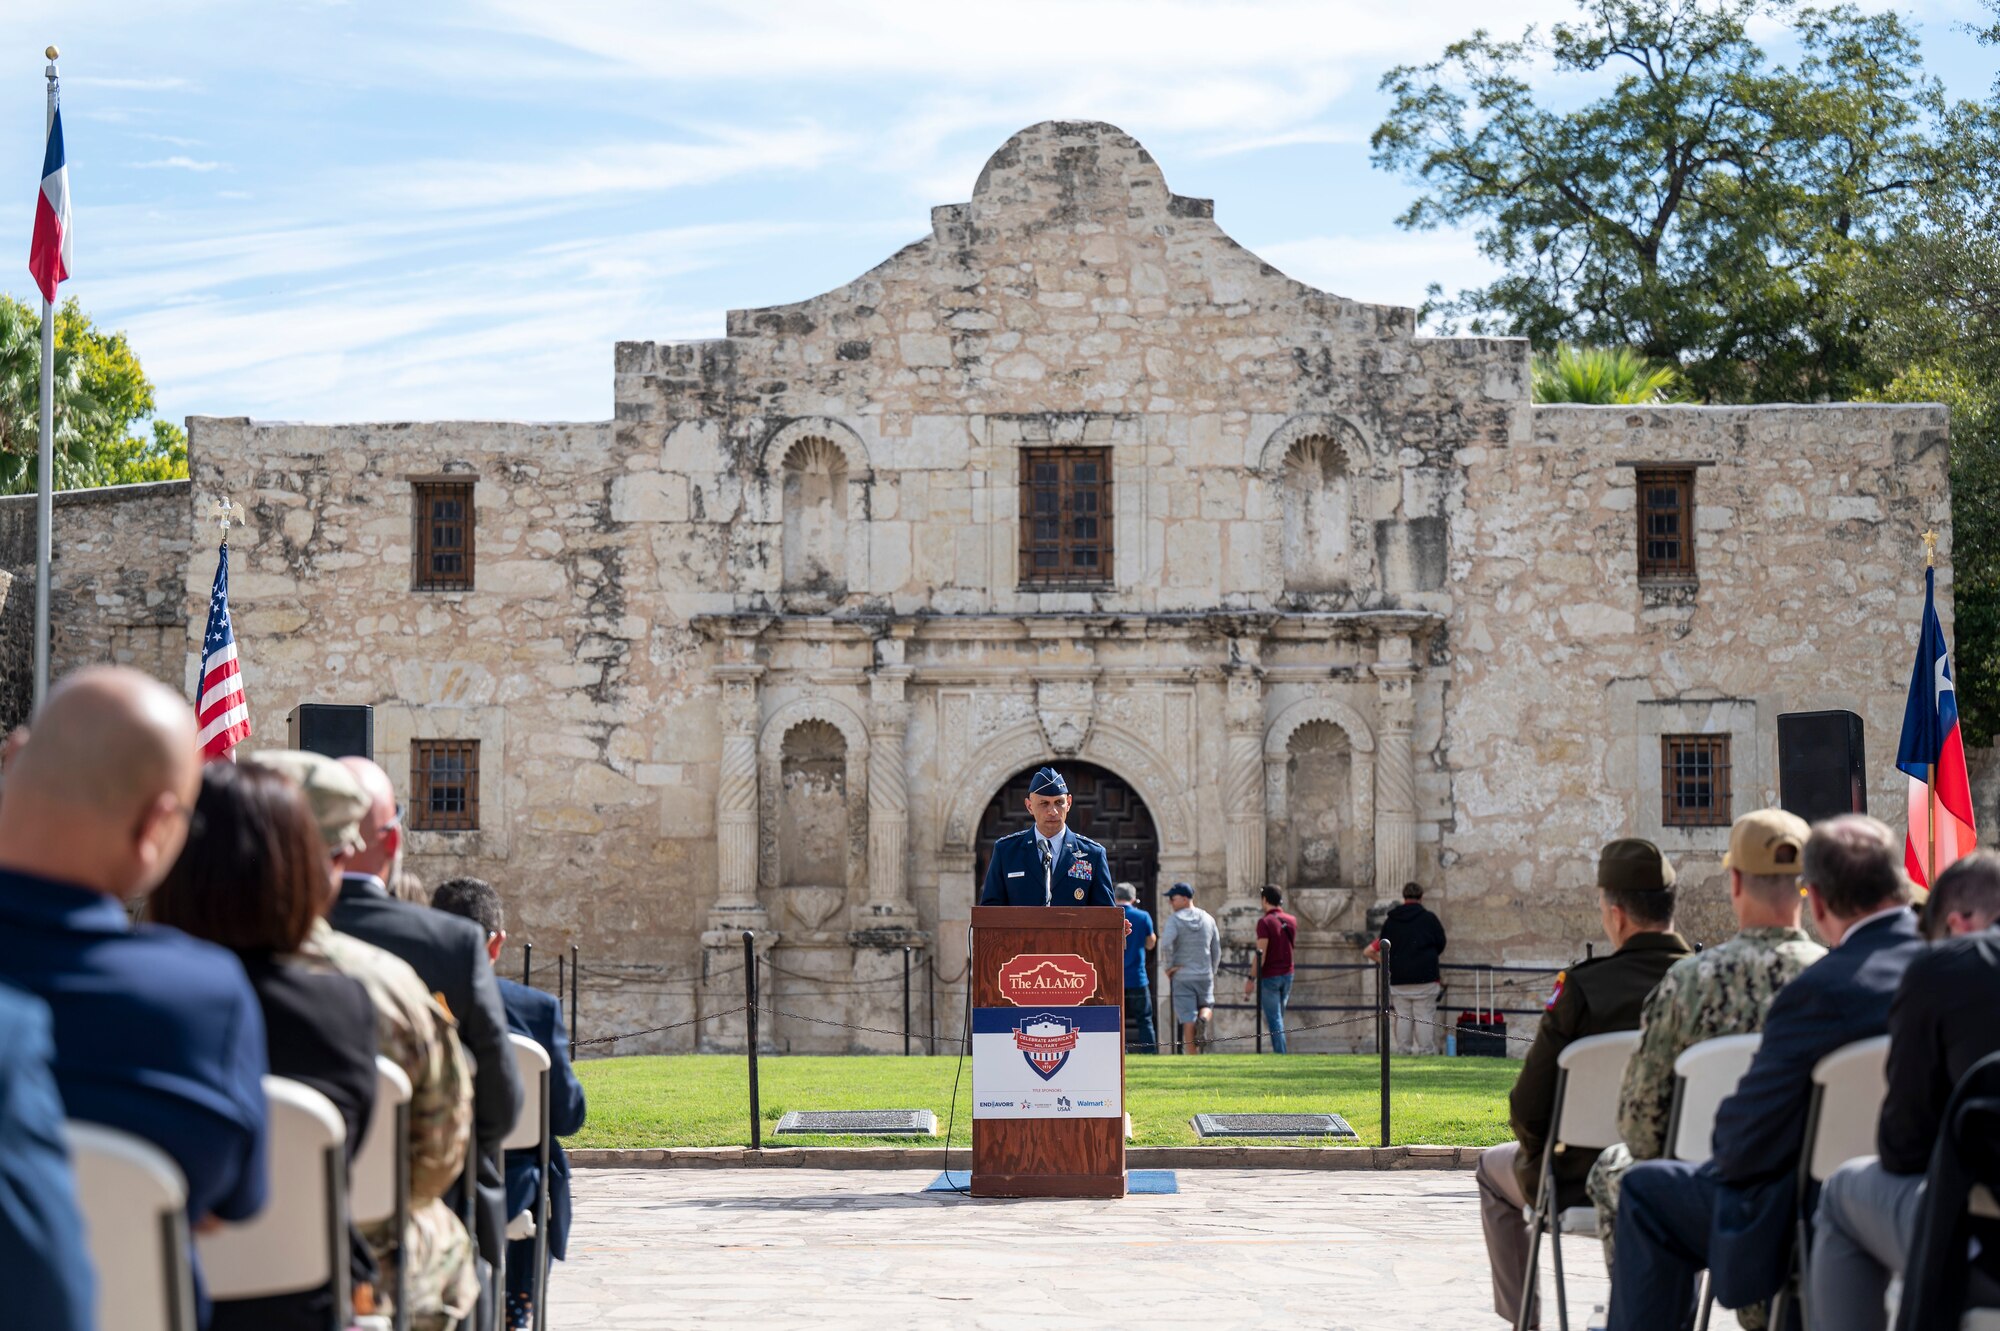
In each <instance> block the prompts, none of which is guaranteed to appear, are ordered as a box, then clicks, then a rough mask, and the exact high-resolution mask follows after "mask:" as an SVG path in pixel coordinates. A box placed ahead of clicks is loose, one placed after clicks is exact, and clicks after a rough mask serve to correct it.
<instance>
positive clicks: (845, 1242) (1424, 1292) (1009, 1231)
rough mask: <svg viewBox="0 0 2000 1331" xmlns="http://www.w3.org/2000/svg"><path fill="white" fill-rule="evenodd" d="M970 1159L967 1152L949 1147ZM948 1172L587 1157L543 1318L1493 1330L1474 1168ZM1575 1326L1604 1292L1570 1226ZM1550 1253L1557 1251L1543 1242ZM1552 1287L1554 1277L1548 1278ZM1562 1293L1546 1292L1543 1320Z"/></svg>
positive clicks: (868, 1326) (1074, 1328)
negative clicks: (1149, 1175) (977, 1188)
mask: <svg viewBox="0 0 2000 1331" xmlns="http://www.w3.org/2000/svg"><path fill="white" fill-rule="evenodd" d="M954 1163H956V1162H954ZM933 1177H935V1173H934V1172H933V1171H911V1170H894V1171H886V1170H885V1171H881V1172H873V1171H869V1172H862V1171H854V1170H805V1169H800V1170H790V1169H755V1170H750V1169H741V1170H737V1169H728V1170H716V1169H581V1170H578V1171H577V1172H576V1175H575V1180H574V1187H575V1193H576V1226H575V1229H574V1230H573V1232H572V1233H571V1235H570V1259H569V1261H568V1262H566V1263H558V1264H557V1265H556V1267H555V1270H554V1274H553V1276H552V1277H551V1289H552V1295H553V1297H552V1298H551V1299H550V1320H549V1324H550V1325H551V1326H552V1327H555V1328H591V1331H626V1329H627V1328H641V1327H643V1328H655V1327H694V1326H700V1327H728V1326H744V1327H808V1326H809V1327H813V1328H816V1329H820V1331H850V1329H851V1331H891V1328H902V1327H943V1326H950V1327H953V1328H981V1329H984V1328H1014V1327H1027V1326H1037V1327H1060V1328H1063V1331H1085V1329H1087V1328H1098V1327H1104V1328H1111V1327H1118V1328H1124V1327H1134V1326H1147V1327H1191V1328H1201V1331H1223V1329H1224V1328H1229V1327H1250V1326H1257V1325H1262V1326H1264V1327H1287V1328H1290V1327H1297V1328H1329V1329H1332V1331H1375V1329H1376V1328H1380V1329H1381V1331H1434V1329H1439V1328H1457V1327H1467V1328H1475V1329H1480V1331H1497V1328H1500V1327H1501V1326H1502V1325H1503V1324H1502V1323H1501V1322H1500V1321H1499V1320H1498V1319H1497V1318H1495V1317H1494V1315H1493V1312H1492V1303H1491V1297H1490V1291H1489V1289H1488V1286H1487V1278H1486V1254H1485V1249H1484V1247H1483V1246H1482V1245H1481V1242H1480V1237H1479V1207H1478V1201H1477V1197H1476V1194H1475V1193H1474V1190H1473V1181H1472V1175H1471V1174H1469V1173H1464V1172H1458V1171H1453V1172H1449V1173H1447V1172H1427V1171H1412V1172H1381V1173H1362V1172H1352V1173H1348V1172H1338V1173H1329V1172H1318V1171H1304V1170H1300V1171H1292V1170H1220V1169H1184V1170H1181V1171H1180V1173H1179V1177H1180V1186H1181V1191H1180V1193H1179V1194H1178V1195H1176V1196H1171V1197H1128V1198H1126V1199H1125V1200H1123V1201H1119V1202H1097V1201H987V1200H980V1201H974V1200H972V1199H970V1198H963V1197H957V1196H953V1195H950V1194H937V1193H928V1194H924V1193H919V1192H918V1189H919V1188H922V1187H923V1186H924V1185H925V1184H926V1183H928V1182H929V1181H930V1180H931V1179H932V1178H933ZM1563 1255H1564V1258H1565V1265H1566V1267H1567V1268H1568V1270H1569V1271H1570V1277H1571V1278H1570V1286H1569V1287H1570V1291H1571V1296H1572V1297H1571V1303H1570V1318H1571V1322H1570V1324H1571V1326H1573V1327H1576V1328H1579V1331H1580V1328H1582V1327H1583V1326H1584V1324H1585V1321H1586V1318H1587V1317H1588V1314H1589V1312H1590V1309H1591V1307H1592V1306H1593V1305H1594V1304H1596V1303H1600V1302H1602V1301H1603V1300H1604V1298H1605V1295H1606V1290H1607V1286H1606V1283H1605V1280H1604V1261H1603V1257H1602V1255H1601V1253H1600V1251H1599V1249H1598V1247H1597V1243H1596V1241H1595V1240H1578V1239H1574V1238H1572V1239H1570V1240H1569V1241H1567V1242H1565V1244H1564V1245H1563ZM1543 1268H1544V1271H1545V1272H1546V1271H1547V1269H1548V1263H1547V1260H1546V1258H1544V1262H1543ZM1543 1288H1544V1297H1545V1298H1550V1297H1552V1295H1553V1290H1552V1288H1551V1287H1550V1285H1549V1278H1548V1276H1547V1275H1546V1274H1545V1275H1544V1278H1543ZM1554 1313H1555V1306H1554V1304H1553V1302H1551V1303H1549V1304H1548V1317H1547V1318H1546V1321H1547V1323H1548V1324H1549V1325H1551V1326H1553V1325H1554V1324H1555V1316H1554Z"/></svg>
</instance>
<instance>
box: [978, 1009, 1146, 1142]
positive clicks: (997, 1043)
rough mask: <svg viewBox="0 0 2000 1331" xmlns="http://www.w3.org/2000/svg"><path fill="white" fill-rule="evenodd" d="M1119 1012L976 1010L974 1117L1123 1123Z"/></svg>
mask: <svg viewBox="0 0 2000 1331" xmlns="http://www.w3.org/2000/svg"><path fill="white" fill-rule="evenodd" d="M1122 1024H1123V1013H1122V1012H1121V1011H1120V1010H1119V1009H1118V1008H1115V1007H1102V1006H1100V1007H1048V1008H1032V1007H983V1008H974V1009H973V1010H972V1116H973V1117H974V1118H1117V1117H1118V1116H1119V1115H1121V1114H1123V1113H1124V1112H1125V1105H1124V1102H1123V1090H1124V1086H1123V1083H1124V1076H1123V1068H1122V1067H1121V1065H1120V1061H1119V1058H1120V1054H1121V1052H1122V1050H1121V1044H1120V1042H1121V1041H1122V1040H1123V1039H1124V1031H1123V1029H1122Z"/></svg>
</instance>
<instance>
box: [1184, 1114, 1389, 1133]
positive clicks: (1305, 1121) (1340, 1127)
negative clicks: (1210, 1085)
mask: <svg viewBox="0 0 2000 1331" xmlns="http://www.w3.org/2000/svg"><path fill="white" fill-rule="evenodd" d="M1194 1131H1195V1135H1196V1136H1197V1137H1353V1136H1354V1135H1355V1133H1354V1129H1353V1128H1351V1127H1349V1126H1348V1125H1347V1120H1346V1119H1344V1118H1342V1117H1341V1116H1340V1115H1338V1114H1196V1115H1195V1116H1194Z"/></svg>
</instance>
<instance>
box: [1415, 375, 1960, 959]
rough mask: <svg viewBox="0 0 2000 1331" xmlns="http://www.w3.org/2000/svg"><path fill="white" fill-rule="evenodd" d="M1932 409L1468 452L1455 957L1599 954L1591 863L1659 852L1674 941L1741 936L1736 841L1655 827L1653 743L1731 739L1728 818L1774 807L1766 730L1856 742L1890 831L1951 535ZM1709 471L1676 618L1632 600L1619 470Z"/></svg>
mask: <svg viewBox="0 0 2000 1331" xmlns="http://www.w3.org/2000/svg"><path fill="white" fill-rule="evenodd" d="M1946 455H1947V434H1946V413H1945V411H1944V409H1943V408H1941V407H1930V406H1855V405H1837V406H1799V407H1790V406H1774V407H1755V408H1709V407H1658V408H1646V409H1634V408H1624V407H1573V406H1554V407H1537V408H1535V409H1534V412H1533V416H1532V429H1531V434H1530V436H1529V438H1527V439H1525V440H1521V441H1517V442H1515V443H1514V444H1512V445H1511V446H1508V447H1504V448H1501V447H1475V448H1472V449H1468V450H1467V451H1466V452H1465V454H1464V455H1463V460H1464V465H1465V485H1466V489H1467V492H1468V494H1470V495H1472V496H1474V497H1475V498H1474V499H1473V500H1472V501H1471V502H1469V503H1468V504H1467V505H1466V506H1465V508H1464V509H1463V510H1461V511H1460V513H1459V514H1458V517H1457V520H1456V523H1455V526H1454V528H1453V532H1452V583H1453V588H1454V592H1455V593H1456V597H1455V603H1454V606H1453V610H1452V615H1451V623H1450V636H1451V640H1452V649H1453V650H1452V657H1453V679H1452V687H1451V690H1450V693H1449V696H1448V700H1447V704H1446V713H1447V718H1446V741H1445V745H1444V750H1443V752H1444V753H1445V755H1446V761H1447V763H1448V766H1449V769H1450V772H1451V775H1450V782H1451V787H1452V805H1453V821H1452V829H1451V831H1450V833H1449V834H1448V835H1447V837H1446V839H1445V853H1444V860H1445V866H1446V871H1445V882H1446V889H1447V890H1446V892H1445V894H1444V897H1443V901H1444V908H1445V910H1446V912H1447V918H1449V919H1451V920H1452V921H1453V922H1454V923H1455V925H1456V927H1457V934H1458V936H1459V937H1460V938H1463V939H1466V940H1468V941H1472V940H1477V942H1476V944H1475V946H1479V947H1480V948H1481V949H1482V950H1483V951H1484V952H1486V953H1487V954H1488V955H1497V956H1499V957H1504V958H1506V959H1509V960H1523V961H1525V960H1541V959H1552V960H1560V959H1562V958H1563V957H1565V956H1567V955H1569V954H1570V953H1571V952H1572V951H1573V950H1575V949H1576V947H1577V945H1578V944H1580V942H1581V941H1582V940H1585V939H1589V938H1592V937H1593V936H1594V935H1595V934H1596V933H1597V929H1598V926H1597V920H1596V904H1595V898H1594V892H1593V890H1592V886H1591V885H1592V884H1593V882H1594V872H1595V854H1596V849H1597V847H1598V846H1599V845H1600V844H1602V843H1603V842H1604V841H1606V840H1608V839H1610V838H1612V837H1616V836H1621V835H1622V836H1647V837H1652V838H1654V839H1655V840H1657V841H1658V842H1659V843H1660V845H1661V846H1662V847H1663V848H1664V849H1665V850H1666V851H1667V852H1668V854H1669V856H1670V857H1671V858H1673V859H1674V860H1675V862H1676V863H1677V865H1678V867H1679V870H1680V874H1681V882H1682V884H1683V900H1684V902H1685V906H1684V909H1683V911H1682V916H1683V923H1684V924H1685V925H1686V926H1687V927H1688V929H1689V931H1690V932H1691V933H1692V934H1693V935H1694V936H1695V937H1697V938H1699V939H1702V940H1704V941H1710V942H1713V941H1717V940H1719V939H1720V938H1722V937H1726V936H1727V934H1728V933H1729V932H1731V931H1732V930H1733V923H1732V922H1731V919H1730V916H1729V912H1728V905H1727V896H1726V884H1725V880H1724V879H1723V877H1722V871H1721V859H1722V854H1723V851H1724V850H1725V849H1726V848H1727V841H1728V829H1727V828H1724V827H1716V828H1700V829H1687V828H1664V827H1662V826H1661V794H1660V781H1661V775H1660V754H1659V747H1660V746H1659V741H1658V736H1660V735H1661V734H1665V733H1718V734H1728V735H1730V736H1731V737H1732V738H1731V746H1730V747H1731V758H1732V762H1733V764H1734V771H1733V773H1732V776H1733V782H1732V789H1733V794H1734V812H1735V813H1742V812H1744V811H1746V810H1748V809H1752V808H1756V807H1759V806H1760V805H1764V804H1772V803H1776V801H1777V794H1778V773H1777V716H1778V714H1779V713H1780V712H1789V711H1805V710H1815V709H1820V708H1847V709H1851V710H1853V711H1855V712H1857V713H1859V714H1860V715H1861V716H1862V717H1863V718H1864V721H1865V723H1866V727H1867V729H1866V744H1867V752H1868V764H1869V771H1870V773H1871V777H1872V780H1873V782H1874V784H1873V786H1872V787H1871V788H1870V790H1869V808H1870V810H1871V811H1872V812H1874V813H1876V814H1877V815H1878V816H1880V817H1882V818H1884V819H1885V820H1886V821H1888V822H1889V823H1891V824H1892V825H1894V826H1896V827H1897V828H1899V829H1900V828H1901V826H1902V824H1903V821H1904V817H1903V799H1904V795H1903V792H1904V789H1905V786H1904V782H1903V779H1902V778H1901V776H1900V775H1898V774H1897V773H1896V771H1895V767H1894V750H1895V745H1896V742H1897V738H1898V735H1899V733H1900V729H1901V722H1902V713H1903V703H1904V690H1905V688H1906V687H1907V683H1908V672H1909V662H1910V659H1911V654H1912V652H1913V651H1914V643H1915V640H1916V632H1917V624H1918V618H1919V615H1920V613H1921V610H1922V605H1923V578H1922V568H1923V545H1922V542H1921V539H1920V537H1921V534H1922V533H1923V532H1924V531H1926V530H1930V529H1935V530H1936V531H1938V532H1939V533H1940V534H1941V535H1942V536H1943V537H1944V546H1943V551H1944V555H1945V560H1944V562H1943V566H1942V567H1941V568H1940V570H1939V577H1938V589H1939V613H1940V615H1941V616H1942V617H1943V618H1944V620H1945V623H1946V631H1947V633H1949V632H1950V614H1951V607H1950V577H1949V561H1948V556H1949V550H1950V539H1949V533H1950V527H1951V513H1950V490H1949V483H1948V475H1947V470H1946V461H1947V456H1946ZM1635 462H1641V463H1652V462H1659V463H1682V464H1701V465H1700V466H1699V470H1698V471H1697V473H1696V479H1695V483H1694V484H1695V488H1694V497H1695V511H1696V528H1697V530H1696V533H1695V550H1696V555H1695V563H1696V572H1697V577H1698V579H1699V589H1698V590H1697V591H1696V592H1695V593H1694V594H1693V596H1692V597H1691V598H1688V597H1685V596H1675V595H1661V594H1657V593H1655V592H1652V591H1649V589H1647V588H1646V587H1644V586H1642V585H1641V584H1640V582H1639V581H1638V576H1637V562H1636V560H1637V556H1636V529H1637V528H1636V516H1635V512H1634V505H1635V491H1634V486H1633V481H1634V468H1633V467H1632V465H1631V464H1632V463H1635Z"/></svg>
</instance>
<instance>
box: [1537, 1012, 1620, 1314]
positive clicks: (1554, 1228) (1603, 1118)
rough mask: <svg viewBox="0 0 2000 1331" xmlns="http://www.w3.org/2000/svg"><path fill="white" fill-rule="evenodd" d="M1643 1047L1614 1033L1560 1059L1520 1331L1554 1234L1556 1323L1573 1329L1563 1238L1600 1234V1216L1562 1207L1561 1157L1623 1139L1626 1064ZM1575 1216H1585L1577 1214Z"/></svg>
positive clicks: (1575, 1046) (1589, 1039)
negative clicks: (1620, 1136)
mask: <svg viewBox="0 0 2000 1331" xmlns="http://www.w3.org/2000/svg"><path fill="white" fill-rule="evenodd" d="M1638 1047H1639V1032H1637V1031H1614V1032H1613V1033H1611V1034H1610V1035H1591V1036H1586V1037H1584V1038H1583V1039H1581V1040H1576V1041H1572V1042H1571V1043H1570V1044H1569V1046H1568V1047H1566V1048H1565V1049H1564V1050H1563V1051H1562V1053H1560V1054H1559V1055H1557V1056H1556V1103H1555V1114H1554V1116H1553V1118H1552V1123H1553V1127H1552V1128H1551V1130H1550V1132H1549V1140H1548V1143H1547V1145H1546V1146H1545V1147H1544V1148H1543V1150H1542V1181H1541V1186H1540V1187H1539V1188H1538V1189H1537V1190H1536V1196H1535V1204H1534V1206H1533V1207H1532V1208H1531V1209H1530V1211H1529V1213H1528V1226H1529V1230H1528V1270H1527V1278H1526V1279H1525V1280H1524V1281H1523V1282H1522V1289H1521V1308H1520V1311H1519V1312H1518V1313H1517V1314H1516V1315H1515V1318H1514V1328H1515V1331H1527V1327H1528V1321H1529V1317H1530V1315H1531V1314H1532V1313H1533V1311H1534V1307H1535V1297H1536V1291H1537V1288H1538V1286H1539V1284H1540V1281H1539V1280H1538V1278H1537V1273H1538V1268H1539V1266H1540V1258H1541V1248H1542V1235H1543V1234H1544V1233H1547V1234H1548V1236H1549V1250H1550V1253H1551V1255H1552V1256H1553V1258H1554V1260H1555V1277H1556V1319H1557V1321H1558V1322H1559V1323H1560V1324H1561V1326H1562V1331H1569V1295H1568V1293H1567V1291H1566V1290H1565V1289H1564V1287H1563V1264H1562V1236H1563V1233H1564V1232H1565V1231H1567V1232H1569V1233H1572V1234H1594V1233H1596V1232H1597V1219H1596V1212H1595V1211H1594V1210H1593V1209H1592V1208H1590V1207H1585V1206H1572V1207H1569V1208H1567V1210H1564V1209H1562V1206H1561V1202H1560V1199H1559V1198H1558V1197H1557V1196H1556V1155H1557V1154H1558V1153H1559V1152H1564V1151H1585V1152H1589V1153H1590V1154H1592V1155H1595V1154H1596V1153H1597V1152H1599V1151H1602V1150H1603V1149H1604V1148H1605V1147H1607V1146H1610V1145H1612V1144H1613V1143H1615V1142H1617V1141H1618V1095H1619V1092H1620V1090H1621V1089H1622V1088H1623V1086H1624V1083H1625V1065H1626V1064H1627V1063H1629V1062H1630V1061H1631V1060H1632V1052H1633V1050H1635V1049H1637V1048H1638ZM1571 1212H1578V1213H1580V1214H1576V1215H1572V1214H1571Z"/></svg>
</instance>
